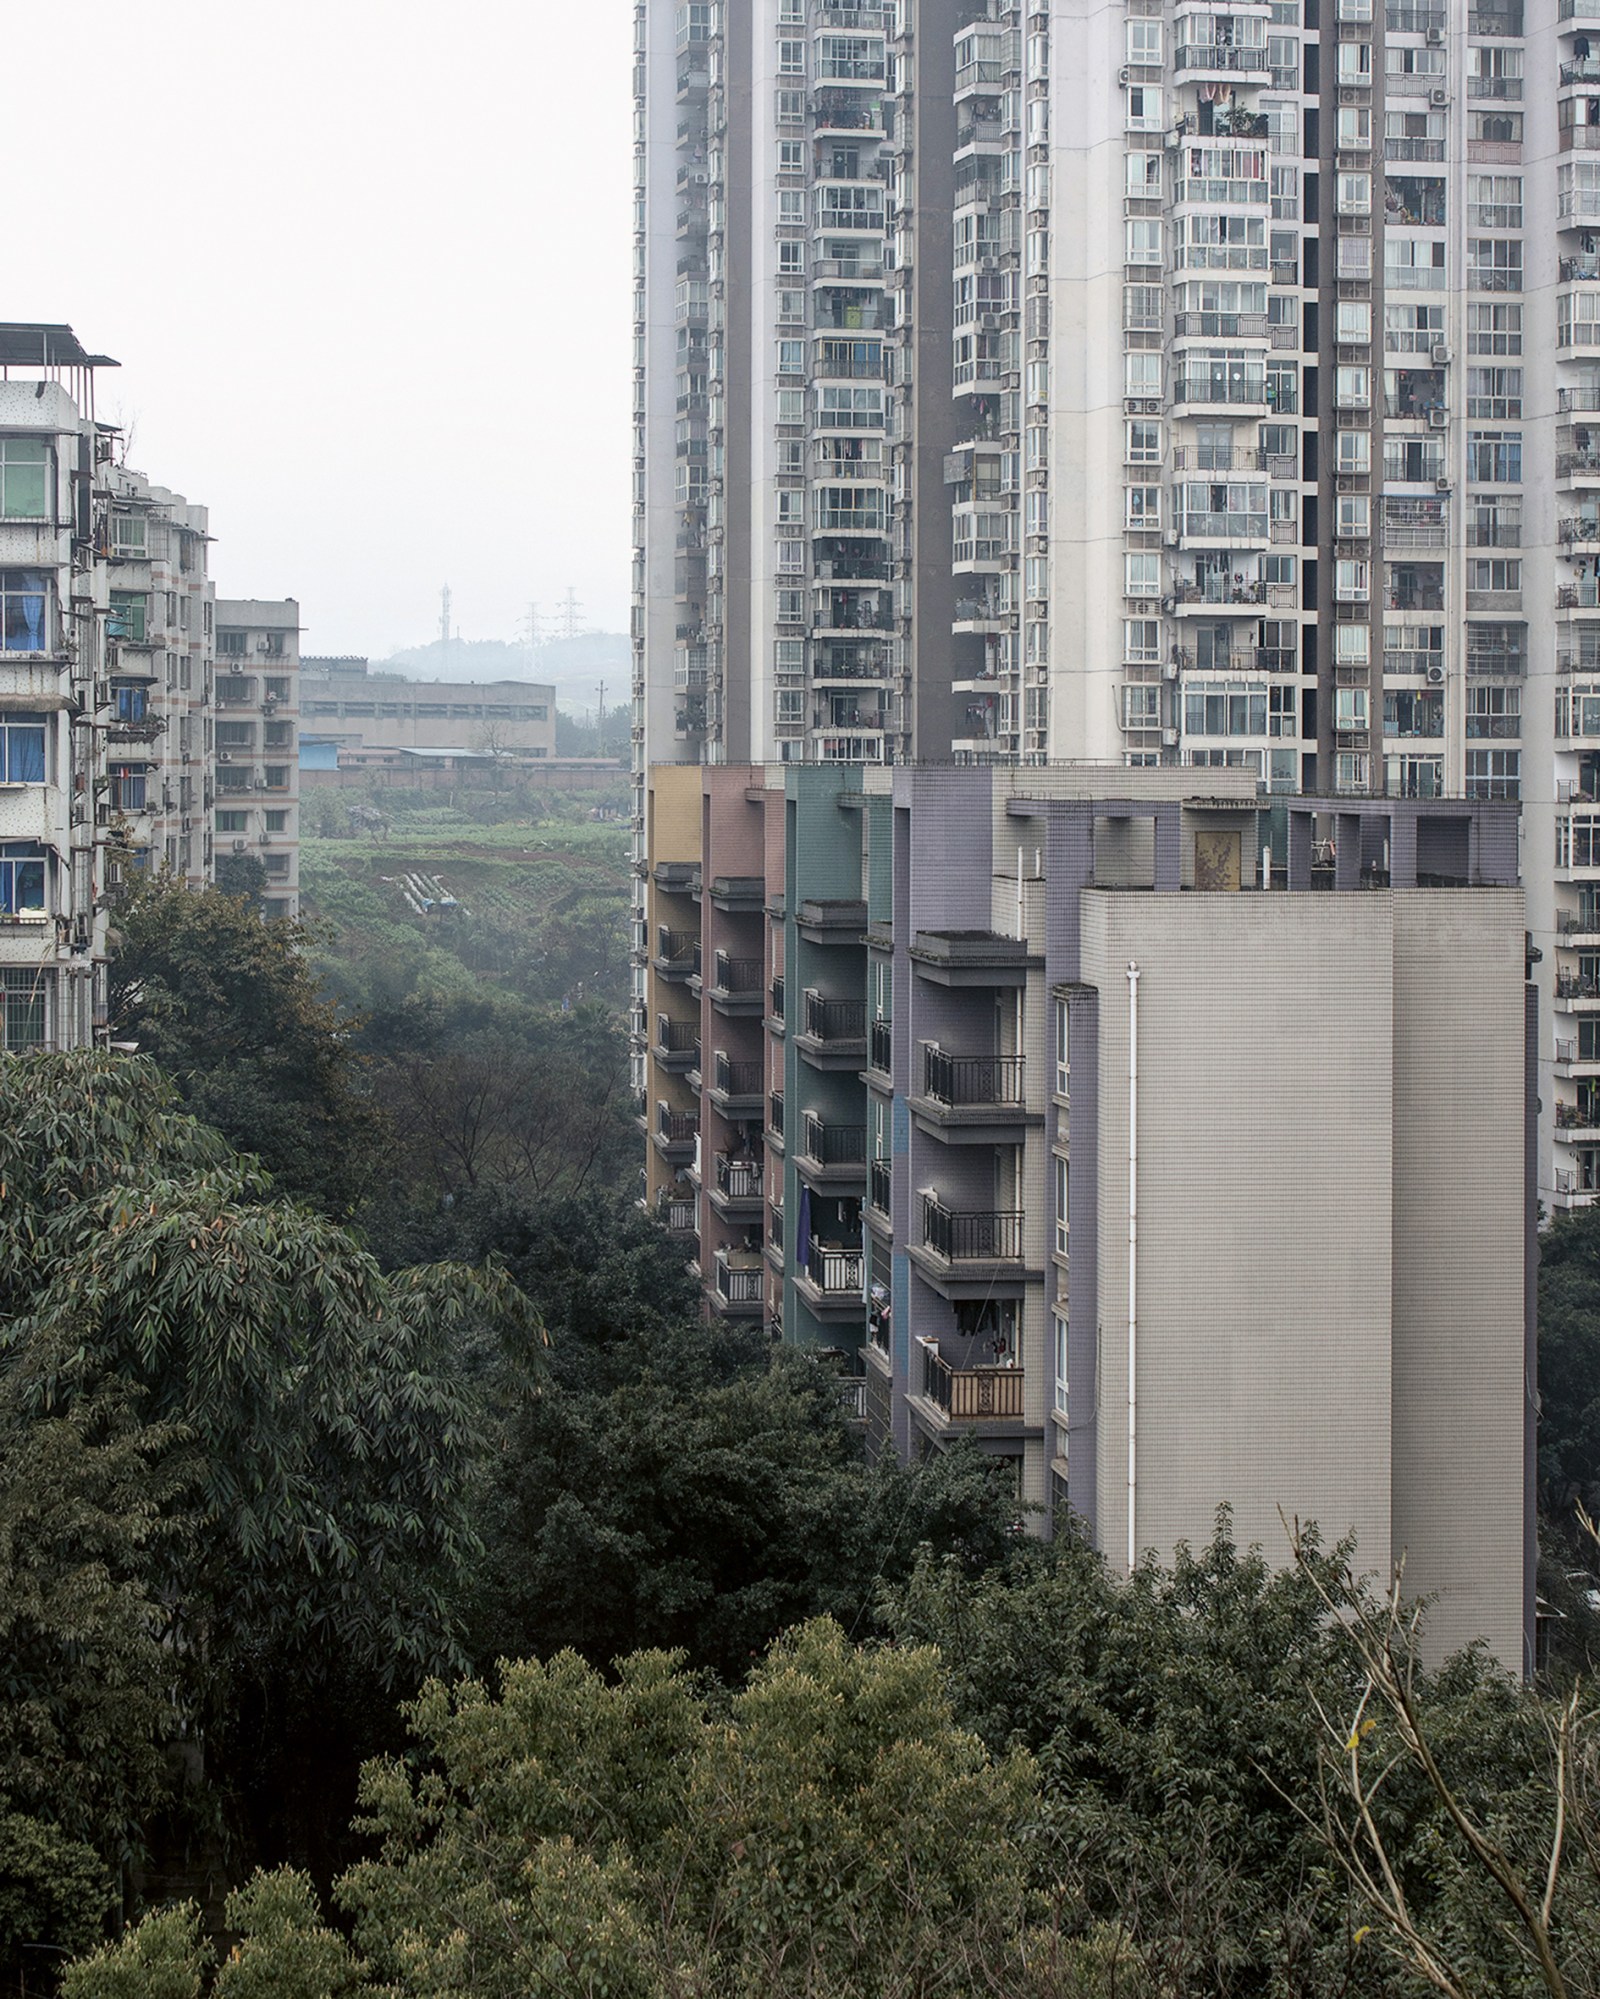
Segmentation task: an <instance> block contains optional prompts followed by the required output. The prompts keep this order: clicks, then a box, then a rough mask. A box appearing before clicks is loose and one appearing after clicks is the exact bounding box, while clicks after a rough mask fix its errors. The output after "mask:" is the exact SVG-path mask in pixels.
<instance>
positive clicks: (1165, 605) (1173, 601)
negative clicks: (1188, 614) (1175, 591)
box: [1161, 597, 1178, 618]
mask: <svg viewBox="0 0 1600 1999" xmlns="http://www.w3.org/2000/svg"><path fill="white" fill-rule="evenodd" d="M1161 608H1162V610H1163V611H1165V612H1166V614H1167V616H1168V617H1169V618H1170V617H1171V616H1172V614H1173V612H1174V611H1175V610H1177V608H1178V600H1177V598H1176V597H1163V598H1162V600H1161Z"/></svg>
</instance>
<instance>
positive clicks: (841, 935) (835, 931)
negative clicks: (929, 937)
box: [795, 720, 880, 944]
mask: <svg viewBox="0 0 1600 1999" xmlns="http://www.w3.org/2000/svg"><path fill="white" fill-rule="evenodd" d="M831 726H832V727H835V728H865V727H877V726H880V724H878V723H872V722H869V721H843V720H836V721H835V722H834V723H833V724H831ZM795 920H796V922H797V923H798V924H799V926H800V935H801V936H802V937H804V938H805V939H806V940H807V942H808V943H811V944H859V943H860V942H861V941H862V939H863V937H865V935H866V930H867V905H866V904H865V903H864V902H863V901H862V900H861V899H860V898H859V897H853V898H839V899H836V900H823V899H820V898H817V897H814V896H807V897H805V898H804V900H803V901H802V902H801V904H800V907H799V909H798V910H797V911H796V912H795Z"/></svg>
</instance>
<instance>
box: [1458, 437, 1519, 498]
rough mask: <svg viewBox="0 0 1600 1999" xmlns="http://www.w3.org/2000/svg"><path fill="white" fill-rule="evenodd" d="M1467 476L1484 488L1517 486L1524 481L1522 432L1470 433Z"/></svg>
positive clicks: (1468, 438)
mask: <svg viewBox="0 0 1600 1999" xmlns="http://www.w3.org/2000/svg"><path fill="white" fill-rule="evenodd" d="M1467 477H1468V478H1469V479H1475V480H1477V481H1478V482H1479V483H1480V484H1483V485H1516V484H1518V483H1519V482H1520V481H1521V478H1522V432H1521V431H1520V430H1469V431H1468V432H1467Z"/></svg>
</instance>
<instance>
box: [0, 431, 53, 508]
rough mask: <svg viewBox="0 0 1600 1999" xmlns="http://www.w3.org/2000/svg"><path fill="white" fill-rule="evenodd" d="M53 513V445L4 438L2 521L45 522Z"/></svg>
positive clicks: (0, 440)
mask: <svg viewBox="0 0 1600 1999" xmlns="http://www.w3.org/2000/svg"><path fill="white" fill-rule="evenodd" d="M49 510H50V447H49V445H48V444H46V443H45V442H44V441H43V440H42V439H39V438H33V437H0V517H3V518H4V519H6V520H8V521H42V520H43V519H44V518H45V517H46V515H47V514H48V513H49Z"/></svg>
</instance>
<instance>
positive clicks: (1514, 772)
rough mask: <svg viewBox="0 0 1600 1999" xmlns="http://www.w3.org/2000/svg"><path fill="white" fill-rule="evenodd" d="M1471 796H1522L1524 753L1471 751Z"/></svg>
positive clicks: (1468, 765)
mask: <svg viewBox="0 0 1600 1999" xmlns="http://www.w3.org/2000/svg"><path fill="white" fill-rule="evenodd" d="M1467 796H1468V798H1520V797H1521V796H1522V752H1521V751H1520V750H1468V751H1467Z"/></svg>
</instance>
